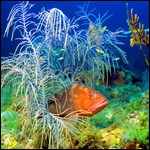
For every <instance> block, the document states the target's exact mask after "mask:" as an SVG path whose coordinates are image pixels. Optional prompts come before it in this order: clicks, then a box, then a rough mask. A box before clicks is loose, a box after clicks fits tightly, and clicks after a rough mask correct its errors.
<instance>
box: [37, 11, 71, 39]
mask: <svg viewBox="0 0 150 150" xmlns="http://www.w3.org/2000/svg"><path fill="white" fill-rule="evenodd" d="M38 19H39V20H40V21H39V23H38V27H37V29H39V30H43V31H44V33H45V34H46V37H47V38H48V37H49V36H51V37H56V38H58V39H59V40H61V34H62V33H63V32H64V33H65V32H66V30H67V28H68V18H67V17H66V15H65V14H64V13H63V12H62V11H61V10H59V9H57V8H52V9H51V10H50V11H49V12H48V11H45V9H43V10H42V11H41V12H40V13H39V14H38Z"/></svg>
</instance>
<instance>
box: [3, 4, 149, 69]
mask: <svg viewBox="0 0 150 150" xmlns="http://www.w3.org/2000/svg"><path fill="white" fill-rule="evenodd" d="M17 3H18V2H17V1H6V2H4V1H3V2H2V3H1V34H2V35H3V34H4V31H5V28H6V25H7V17H8V15H9V12H10V10H11V8H12V7H13V6H14V5H15V4H17ZM30 3H31V4H35V5H34V7H33V8H32V9H31V11H32V12H35V13H38V12H39V11H40V10H41V9H42V8H43V7H45V9H46V10H48V9H49V10H50V9H51V8H54V7H55V8H58V9H60V10H62V11H63V13H64V14H65V15H66V16H67V17H68V18H70V19H71V18H73V17H74V16H76V14H75V12H77V11H78V10H79V9H78V7H77V5H82V6H83V4H84V3H85V1H84V2H82V1H64V2H63V1H57V2H53V1H52V2H51V1H49V2H47V1H45V2H44V1H43V2H37V1H31V2H30ZM128 7H129V10H130V9H131V8H133V9H134V13H137V14H138V15H139V16H140V19H139V22H140V23H143V24H144V26H145V29H147V28H149V2H148V1H133V2H129V1H128ZM93 8H96V10H95V11H94V14H95V15H97V14H99V13H100V14H101V15H103V14H105V12H106V11H107V10H108V15H111V14H113V16H112V17H111V18H109V19H108V20H107V21H106V22H105V23H104V25H106V26H107V28H108V29H109V30H111V31H116V30H117V29H118V28H119V27H121V28H122V29H124V30H126V31H128V25H127V22H126V20H127V12H126V1H120V2H118V1H108V2H104V1H95V2H89V10H91V9H93ZM15 37H19V35H17V34H15ZM10 39H11V34H10V35H9V37H8V38H6V37H5V38H4V37H3V36H1V43H2V47H1V52H2V53H1V55H2V56H9V55H10V53H13V52H14V51H15V48H16V45H17V44H18V41H16V40H13V41H11V40H10ZM120 41H122V42H123V43H124V45H123V46H121V47H120V48H122V49H123V50H124V51H126V53H127V58H128V60H129V63H130V64H129V65H124V67H126V68H127V69H131V70H132V71H133V70H134V71H135V72H142V71H144V70H145V69H146V68H147V65H146V63H145V60H144V57H143V55H142V53H141V51H140V49H139V46H137V45H135V46H134V47H131V46H130V34H129V35H128V37H127V38H120ZM143 48H144V50H145V51H146V53H147V54H148V48H147V47H146V46H143Z"/></svg>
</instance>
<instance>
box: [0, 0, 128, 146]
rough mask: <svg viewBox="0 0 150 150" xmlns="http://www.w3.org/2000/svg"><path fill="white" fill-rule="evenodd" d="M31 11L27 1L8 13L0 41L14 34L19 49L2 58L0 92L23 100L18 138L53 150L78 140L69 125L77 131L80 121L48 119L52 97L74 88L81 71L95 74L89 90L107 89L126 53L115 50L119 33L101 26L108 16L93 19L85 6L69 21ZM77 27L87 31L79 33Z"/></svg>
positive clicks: (53, 13) (53, 11)
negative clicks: (30, 139) (21, 134)
mask: <svg viewBox="0 0 150 150" xmlns="http://www.w3.org/2000/svg"><path fill="white" fill-rule="evenodd" d="M33 6H34V4H30V3H29V2H28V1H27V2H19V3H18V4H16V5H15V6H14V7H13V8H12V10H11V11H10V14H9V16H8V24H7V27H6V30H5V33H4V36H5V37H8V36H9V35H11V40H14V38H15V32H16V31H17V32H18V31H19V33H20V37H17V38H16V39H17V40H20V43H19V44H18V45H17V47H16V49H15V52H14V54H13V55H12V56H9V57H2V62H1V70H2V79H1V80H2V84H1V86H2V87H3V86H7V84H8V83H10V82H13V86H14V91H15V88H16V91H15V94H16V95H19V94H20V93H21V94H22V95H24V96H25V98H23V99H19V100H18V106H19V107H20V108H19V112H20V113H21V115H22V118H21V119H22V132H24V133H28V136H29V137H30V136H31V135H33V134H34V135H38V136H40V137H41V139H40V145H39V147H40V148H41V147H42V146H43V145H44V143H45V139H48V148H59V147H60V144H61V143H62V142H64V140H66V139H69V140H70V141H72V138H71V137H72V135H73V136H75V137H76V138H78V134H79V133H80V129H79V128H78V127H77V126H76V125H75V124H77V123H79V124H82V125H83V124H84V120H83V119H82V118H80V117H79V116H78V119H77V116H76V115H75V114H74V113H71V114H70V115H67V116H65V117H61V116H59V114H53V113H51V112H49V111H48V104H49V103H51V102H53V103H55V104H56V106H58V109H59V101H58V100H57V99H56V97H55V94H56V93H58V92H60V91H61V90H62V89H65V88H67V87H69V86H70V85H73V84H75V83H76V82H79V81H80V74H79V73H80V72H81V71H84V70H91V71H92V72H93V73H94V74H95V76H94V82H93V83H92V85H90V86H92V87H94V86H95V85H96V83H97V80H99V79H101V80H102V82H103V83H104V84H105V85H107V84H108V74H111V72H112V71H113V72H114V71H115V70H116V68H118V66H119V64H118V60H119V59H120V60H122V61H123V62H124V63H125V64H128V61H127V58H126V53H125V52H124V51H123V50H122V49H121V48H120V47H119V45H121V44H123V43H122V42H120V41H119V40H118V38H119V37H124V35H123V34H122V33H123V32H124V31H123V30H122V29H121V28H118V29H116V31H115V32H112V31H110V30H109V29H108V28H107V27H106V26H105V25H104V22H105V21H106V20H107V19H109V18H110V17H111V15H108V12H106V13H105V14H103V15H102V16H101V15H100V14H98V15H94V14H93V12H94V9H93V10H88V4H85V5H84V6H79V11H78V12H77V17H74V18H73V19H70V18H68V17H67V16H66V15H65V14H64V13H63V12H62V11H61V10H60V9H57V8H52V9H50V10H45V9H44V8H43V9H42V10H41V11H40V12H39V13H38V14H35V13H34V12H31V10H32V7H33ZM91 18H92V19H91ZM93 20H94V21H93ZM83 23H85V24H88V25H89V28H87V29H84V30H82V29H79V28H78V27H79V26H80V25H81V24H83ZM10 31H11V34H10V33H9V32H10ZM82 76H86V72H85V74H84V75H82ZM85 84H86V85H87V84H88V82H87V83H85ZM20 104H21V106H20ZM18 106H16V107H17V109H18ZM20 110H21V111H20ZM29 128H30V131H29ZM71 144H72V142H71ZM72 147H73V144H72Z"/></svg>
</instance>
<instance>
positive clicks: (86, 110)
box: [48, 84, 108, 116]
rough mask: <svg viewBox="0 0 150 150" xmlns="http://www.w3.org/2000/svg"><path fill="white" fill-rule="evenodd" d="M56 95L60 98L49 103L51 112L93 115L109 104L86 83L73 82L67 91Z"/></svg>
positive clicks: (63, 114)
mask: <svg viewBox="0 0 150 150" xmlns="http://www.w3.org/2000/svg"><path fill="white" fill-rule="evenodd" d="M60 93H61V94H58V95H56V99H57V100H58V101H57V102H55V103H51V104H49V107H48V109H49V112H51V113H54V114H60V115H62V116H66V115H68V114H69V113H75V114H77V115H80V116H93V115H94V114H96V113H98V112H99V111H101V110H102V109H104V108H105V107H106V106H107V105H108V101H107V99H106V98H105V97H104V96H103V95H102V94H101V93H100V92H97V91H95V90H93V89H91V88H89V87H87V86H85V85H81V84H73V85H72V86H70V87H69V88H68V89H67V90H66V91H64V90H63V92H60Z"/></svg>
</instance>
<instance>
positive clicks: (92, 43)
mask: <svg viewBox="0 0 150 150" xmlns="http://www.w3.org/2000/svg"><path fill="white" fill-rule="evenodd" d="M88 5H89V3H87V4H84V6H78V8H79V11H78V12H77V14H78V15H79V16H80V17H81V19H80V20H83V21H85V24H88V25H89V29H88V30H86V32H85V33H84V34H85V35H84V37H85V39H86V41H84V42H83V45H82V44H81V45H82V50H83V51H84V52H83V53H84V54H86V57H85V60H84V66H85V67H86V69H89V70H93V73H94V74H95V79H94V80H95V82H94V85H93V86H95V85H96V82H97V79H98V80H99V79H101V80H102V81H103V83H104V84H106V85H107V84H108V74H111V72H112V69H113V72H114V71H115V70H116V68H118V66H119V65H118V60H122V61H123V62H124V63H125V64H128V60H127V58H126V53H125V52H124V51H123V50H122V49H121V48H119V47H118V45H120V44H123V43H122V42H120V41H119V40H118V38H119V37H125V36H124V35H122V33H123V30H122V29H121V28H118V29H117V30H116V31H115V32H112V31H110V30H108V29H107V27H106V26H103V24H104V22H105V21H106V20H107V19H109V18H110V17H111V16H112V15H108V16H107V14H108V11H107V12H106V13H105V14H104V15H103V16H100V14H99V15H98V16H95V15H94V14H92V13H93V11H94V10H95V9H92V10H91V11H89V12H88ZM93 20H94V21H93Z"/></svg>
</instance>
